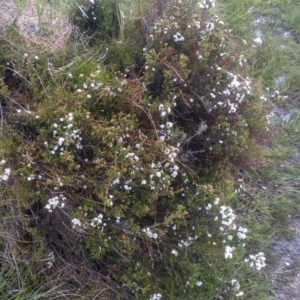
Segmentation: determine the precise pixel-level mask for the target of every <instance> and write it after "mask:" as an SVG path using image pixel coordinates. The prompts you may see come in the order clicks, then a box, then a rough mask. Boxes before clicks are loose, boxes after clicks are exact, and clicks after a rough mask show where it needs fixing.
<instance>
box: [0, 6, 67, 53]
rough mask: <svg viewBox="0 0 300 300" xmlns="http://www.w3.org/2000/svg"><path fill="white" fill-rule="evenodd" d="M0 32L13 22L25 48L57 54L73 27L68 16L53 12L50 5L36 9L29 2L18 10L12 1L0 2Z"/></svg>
mask: <svg viewBox="0 0 300 300" xmlns="http://www.w3.org/2000/svg"><path fill="white" fill-rule="evenodd" d="M0 19H1V22H0V30H5V29H7V28H8V27H9V26H11V25H13V23H14V22H15V24H16V26H17V28H18V31H19V33H20V35H21V36H22V37H23V38H24V40H25V42H26V44H27V46H29V47H30V48H32V47H39V48H45V49H47V50H49V51H50V52H51V53H56V52H59V51H60V50H62V49H63V48H64V46H65V45H66V43H67V41H68V40H69V38H70V36H71V33H72V29H73V26H72V24H71V22H70V21H69V18H68V16H66V15H62V14H60V13H58V12H57V11H55V10H54V9H53V8H52V7H50V5H48V4H45V5H43V6H42V7H39V8H38V7H37V5H36V4H35V3H34V1H33V0H29V1H28V2H27V3H26V4H25V5H24V7H22V8H20V7H18V6H17V5H16V3H15V2H14V1H13V0H0Z"/></svg>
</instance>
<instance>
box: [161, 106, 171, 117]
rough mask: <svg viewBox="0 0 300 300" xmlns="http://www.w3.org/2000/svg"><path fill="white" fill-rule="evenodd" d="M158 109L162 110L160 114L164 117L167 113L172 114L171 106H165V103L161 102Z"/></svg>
mask: <svg viewBox="0 0 300 300" xmlns="http://www.w3.org/2000/svg"><path fill="white" fill-rule="evenodd" d="M158 110H159V111H161V113H160V115H161V116H162V117H165V116H167V114H170V113H171V108H170V107H168V106H167V107H165V106H164V105H163V104H159V106H158Z"/></svg>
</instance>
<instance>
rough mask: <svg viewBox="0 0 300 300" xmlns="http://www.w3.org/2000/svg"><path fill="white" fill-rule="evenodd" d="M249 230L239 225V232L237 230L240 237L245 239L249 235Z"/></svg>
mask: <svg viewBox="0 0 300 300" xmlns="http://www.w3.org/2000/svg"><path fill="white" fill-rule="evenodd" d="M247 232H248V229H247V228H244V227H239V228H238V232H237V236H238V238H239V239H241V240H245V239H246V238H247V235H246V234H247Z"/></svg>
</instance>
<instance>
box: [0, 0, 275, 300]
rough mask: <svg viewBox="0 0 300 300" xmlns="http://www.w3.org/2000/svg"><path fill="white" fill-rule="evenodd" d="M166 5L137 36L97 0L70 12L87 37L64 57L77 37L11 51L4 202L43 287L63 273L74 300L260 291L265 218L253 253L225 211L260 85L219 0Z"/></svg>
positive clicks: (245, 162) (259, 103)
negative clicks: (52, 48)
mask: <svg viewBox="0 0 300 300" xmlns="http://www.w3.org/2000/svg"><path fill="white" fill-rule="evenodd" d="M158 2H159V3H158V4H160V5H161V7H160V10H163V11H165V14H164V15H163V17H162V18H155V20H154V21H153V22H152V23H153V24H148V25H149V26H148V27H149V32H148V31H146V33H145V35H146V36H142V37H139V38H138V39H137V42H136V44H135V40H136V33H137V32H141V29H143V28H141V27H142V26H143V24H142V22H140V23H139V22H136V21H135V20H132V22H130V21H128V24H126V26H125V25H124V26H123V23H122V20H121V10H120V8H122V5H121V4H120V3H119V2H118V1H95V3H94V4H93V3H92V2H91V3H89V4H85V5H83V4H82V6H80V8H81V9H79V10H78V14H77V15H76V16H75V17H74V20H75V21H74V22H75V23H76V24H77V25H78V26H79V28H80V30H82V31H84V32H85V34H86V35H88V39H87V40H89V39H93V42H92V43H89V45H90V46H89V47H90V48H88V49H86V50H82V49H83V48H85V46H86V45H87V44H88V43H86V42H85V40H84V41H83V42H82V45H81V46H79V50H80V49H81V50H82V53H80V54H81V55H80V57H79V56H78V55H75V54H74V53H73V52H72V60H71V62H70V59H69V58H68V54H69V53H70V52H69V51H71V49H72V46H74V45H75V46H76V47H77V46H78V45H77V43H78V40H76V39H75V40H73V41H70V42H69V43H70V47H69V48H67V49H66V50H65V52H62V53H60V54H58V55H57V56H56V57H55V58H49V56H48V54H47V53H45V52H41V53H37V58H36V57H35V55H31V54H29V55H25V56H24V54H25V53H27V52H25V53H24V52H22V53H21V52H19V53H17V54H14V55H11V56H9V55H8V51H7V49H8V45H9V43H8V44H7V46H6V47H4V49H5V50H2V51H3V53H2V54H1V55H3V56H4V57H7V60H9V63H10V64H12V66H13V68H11V69H12V70H13V72H14V73H15V74H17V75H18V82H17V83H16V82H15V81H14V78H13V77H14V75H12V76H11V77H9V76H8V77H7V76H6V77H5V80H4V83H1V89H0V93H1V97H3V99H5V104H6V107H7V109H6V113H7V117H5V118H4V122H3V124H2V127H3V128H2V129H3V135H1V144H0V161H1V166H2V167H1V171H0V176H1V177H0V185H1V186H2V187H3V190H4V192H3V196H2V198H3V199H6V197H7V194H9V195H11V196H10V199H11V204H10V205H11V206H12V207H17V208H18V210H19V213H20V215H21V216H22V218H21V219H20V220H19V221H18V222H19V224H18V227H20V228H22V230H24V233H23V232H22V234H21V235H19V237H18V238H19V239H21V240H24V243H28V244H29V245H30V247H31V248H30V249H29V250H28V252H29V256H30V257H31V258H33V259H35V260H41V261H42V260H43V259H46V258H45V257H47V264H44V265H43V267H41V266H39V265H37V266H35V265H34V266H33V271H32V274H33V275H32V276H33V278H35V276H38V282H36V283H34V284H36V285H37V286H38V284H39V283H40V282H42V281H43V280H45V281H47V280H48V279H49V278H52V275H53V274H57V272H59V274H61V276H62V278H66V280H65V282H63V283H61V284H62V287H61V290H71V291H72V293H74V295H76V297H77V298H78V299H84V297H87V296H86V295H87V294H86V293H85V292H87V293H88V295H89V297H90V298H91V299H92V298H96V297H99V295H101V297H102V298H103V299H112V298H116V299H152V300H153V299H155V297H154V296H155V295H158V294H161V295H163V299H214V298H215V297H216V296H220V297H224V298H229V299H235V298H236V297H239V296H242V291H241V290H240V285H241V286H242V287H243V288H241V289H242V290H243V292H244V295H245V297H246V298H247V299H251V297H254V296H253V292H252V291H251V288H250V287H251V286H253V285H255V284H256V283H257V281H258V280H259V278H260V277H259V276H260V275H259V272H253V268H250V267H249V266H248V263H246V262H245V258H246V257H248V255H249V254H250V253H252V252H253V249H254V250H255V252H257V251H260V246H259V243H258V240H259V239H260V238H261V237H262V236H266V235H268V234H270V231H269V230H270V228H269V227H268V226H267V225H268V224H259V226H257V228H255V227H254V228H253V229H252V232H250V233H249V236H250V245H251V243H252V245H255V248H254V247H253V248H249V249H248V247H247V244H246V243H244V242H245V240H246V236H247V235H248V230H247V228H244V227H242V226H239V225H240V224H244V223H245V225H247V226H248V224H249V226H250V224H251V218H250V217H249V218H246V217H245V218H244V220H242V218H241V217H240V218H239V217H238V216H237V215H236V214H235V213H234V211H233V209H232V208H231V206H233V207H234V208H235V209H237V210H238V209H239V208H240V207H242V206H243V205H246V204H245V203H247V201H248V199H247V198H246V197H244V194H242V193H243V190H242V189H239V188H238V186H237V184H236V180H235V177H234V176H235V172H236V171H237V170H238V169H241V168H246V167H248V166H252V165H253V162H254V161H255V164H259V163H260V162H262V161H263V151H262V150H261V146H260V145H259V143H258V141H261V140H264V139H267V138H268V135H267V129H266V126H267V118H266V107H265V103H264V101H263V99H262V98H261V97H260V96H261V90H260V86H259V85H258V84H257V85H256V84H253V83H252V82H251V80H250V79H249V78H248V77H247V73H248V72H249V70H248V68H247V67H246V65H245V60H244V58H243V56H240V55H238V54H237V53H236V52H235V51H234V49H235V47H237V46H235V45H234V43H235V42H234V38H233V36H232V35H231V34H230V32H229V31H228V30H226V29H225V28H224V27H223V25H224V24H223V22H222V21H221V20H220V19H219V18H218V17H217V16H216V15H215V14H214V13H213V11H214V10H213V8H212V7H209V8H200V7H199V5H198V4H197V3H196V2H194V1H191V2H190V3H189V5H187V3H184V2H182V3H181V2H178V3H177V1H171V2H170V5H169V7H164V4H165V3H164V1H158ZM175 4H176V5H175ZM150 8H151V6H150ZM154 8H155V5H154ZM156 9H157V8H156ZM147 11H148V12H149V11H151V12H153V10H152V9H148V10H147V9H145V19H146V21H148V20H147ZM82 14H83V16H81V15H82ZM85 15H86V16H85ZM94 16H95V18H96V19H94ZM130 28H134V30H132V31H131V30H130ZM123 29H124V30H123ZM91 36H92V37H91ZM89 41H90V40H89ZM85 43H86V44H85ZM99 45H100V46H99ZM75 46H74V47H75ZM98 47H99V48H98ZM106 48H107V49H106ZM14 49H20V47H19V46H14ZM49 62H50V64H49ZM7 69H8V68H7ZM7 69H6V70H5V66H3V70H5V71H7ZM5 71H4V72H5ZM16 71H17V72H16ZM10 75H11V74H10ZM20 87H22V88H21V91H20V90H18V89H19V88H20ZM235 188H238V190H236V191H234V189H235ZM239 193H240V194H239ZM278 203H279V202H278ZM247 205H248V204H247ZM247 207H248V208H249V209H251V213H253V214H254V213H256V212H257V211H258V214H262V215H263V213H262V212H261V211H260V209H261V208H260V207H255V208H253V207H252V206H251V205H249V206H247ZM261 210H263V209H261ZM2 211H3V215H4V216H5V217H8V216H9V215H10V212H8V211H6V210H5V208H3V210H2ZM254 215H255V214H254ZM251 216H252V215H251ZM255 216H257V215H255ZM21 248H22V249H25V246H22V247H21ZM50 253H52V254H51V255H50ZM49 255H50V256H49ZM18 257H20V259H25V258H24V254H18ZM260 266H261V267H263V266H264V261H263V262H262V263H261V265H260ZM256 267H257V266H256ZM254 269H255V267H254ZM257 269H258V270H260V268H259V267H257ZM37 274H38V275H37ZM83 277H87V278H89V279H90V280H89V282H82V278H83ZM49 284H50V285H51V284H52V282H50V283H49ZM55 284H56V282H55ZM244 287H245V289H244ZM46 288H47V287H46V286H45V290H46ZM79 290H80V292H79ZM81 291H82V292H81ZM81 293H83V294H84V295H83V296H81ZM262 295H263V291H260V292H259V295H258V298H256V299H263V296H262ZM24 297H25V296H24ZM66 297H68V296H66ZM72 297H73V296H71V298H70V299H76V297H75V296H74V297H75V298H74V297H73V298H72ZM82 297H83V298H82ZM157 297H159V296H156V298H157ZM102 298H101V299H102ZM253 299H254V298H253Z"/></svg>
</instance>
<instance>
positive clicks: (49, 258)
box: [46, 252, 55, 269]
mask: <svg viewBox="0 0 300 300" xmlns="http://www.w3.org/2000/svg"><path fill="white" fill-rule="evenodd" d="M46 260H48V262H47V267H48V269H50V268H52V266H53V262H54V261H55V257H54V254H53V252H50V253H49V255H48V257H47V258H46Z"/></svg>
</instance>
